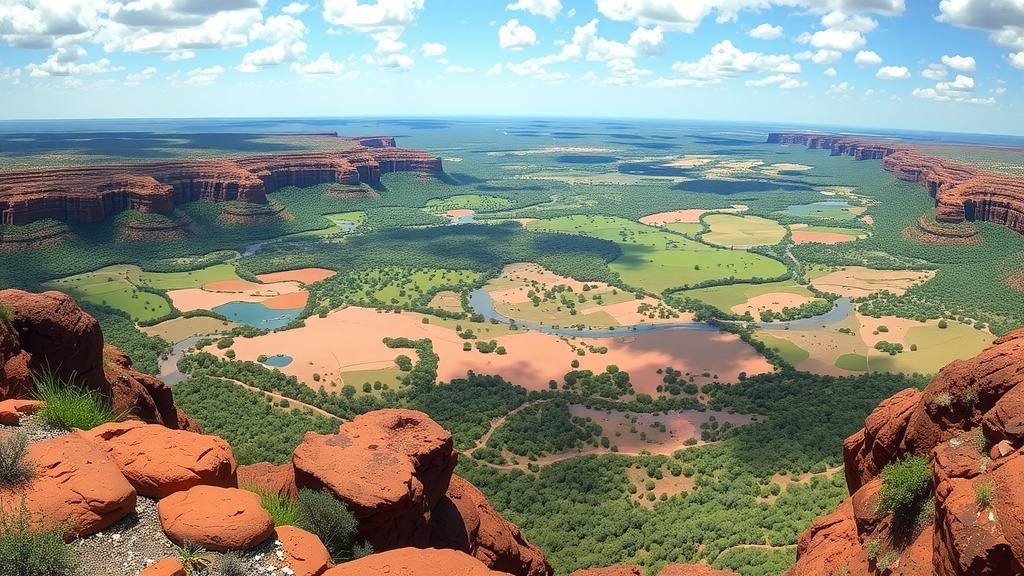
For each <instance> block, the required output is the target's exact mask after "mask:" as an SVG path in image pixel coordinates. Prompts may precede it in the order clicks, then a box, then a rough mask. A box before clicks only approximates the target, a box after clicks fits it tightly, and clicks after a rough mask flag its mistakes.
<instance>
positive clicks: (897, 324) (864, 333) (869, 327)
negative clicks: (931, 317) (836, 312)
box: [857, 314, 924, 348]
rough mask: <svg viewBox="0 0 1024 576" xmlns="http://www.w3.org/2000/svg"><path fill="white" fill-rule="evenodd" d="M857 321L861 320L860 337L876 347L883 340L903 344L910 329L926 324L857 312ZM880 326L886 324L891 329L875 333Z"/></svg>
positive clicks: (869, 345)
mask: <svg viewBox="0 0 1024 576" xmlns="http://www.w3.org/2000/svg"><path fill="white" fill-rule="evenodd" d="M857 321H858V322H860V337H861V338H862V339H863V340H864V344H866V345H867V346H868V347H869V348H874V346H875V344H877V343H878V342H880V341H882V340H885V341H886V342H891V343H893V344H897V343H900V344H902V343H903V341H904V340H905V339H906V337H907V331H908V330H910V329H911V328H913V327H915V326H924V324H923V323H922V322H918V321H917V320H911V319H909V318H897V317H895V316H883V317H881V318H872V317H871V316H862V315H860V314H857ZM879 326H885V327H886V328H888V329H889V331H888V332H879V333H878V334H875V333H874V332H875V331H876V330H878V327H879Z"/></svg>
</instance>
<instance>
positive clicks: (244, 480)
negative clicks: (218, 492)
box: [238, 462, 298, 498]
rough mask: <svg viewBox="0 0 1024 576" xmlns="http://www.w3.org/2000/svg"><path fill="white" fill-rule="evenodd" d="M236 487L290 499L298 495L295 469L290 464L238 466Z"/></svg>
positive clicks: (262, 463)
mask: <svg viewBox="0 0 1024 576" xmlns="http://www.w3.org/2000/svg"><path fill="white" fill-rule="evenodd" d="M238 485H239V486H240V487H242V488H248V487H249V486H254V487H255V488H256V489H258V490H262V491H264V492H269V493H270V494H282V495H285V496H290V497H292V498H294V497H295V496H296V495H297V494H298V489H297V488H295V469H294V468H292V465H291V464H281V465H280V466H274V465H273V464H271V463H269V462H259V463H257V464H249V465H243V466H239V467H238Z"/></svg>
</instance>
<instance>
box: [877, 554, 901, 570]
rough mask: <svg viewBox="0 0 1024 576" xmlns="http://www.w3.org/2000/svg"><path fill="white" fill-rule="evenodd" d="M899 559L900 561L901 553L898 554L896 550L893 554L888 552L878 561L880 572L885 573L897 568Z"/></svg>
mask: <svg viewBox="0 0 1024 576" xmlns="http://www.w3.org/2000/svg"><path fill="white" fill-rule="evenodd" d="M899 559H900V553H899V552H896V551H895V550H893V551H892V552H887V553H886V554H885V556H882V557H881V558H879V559H878V571H879V572H885V571H886V570H888V569H889V568H890V567H893V568H895V567H896V562H897V561H898V560H899Z"/></svg>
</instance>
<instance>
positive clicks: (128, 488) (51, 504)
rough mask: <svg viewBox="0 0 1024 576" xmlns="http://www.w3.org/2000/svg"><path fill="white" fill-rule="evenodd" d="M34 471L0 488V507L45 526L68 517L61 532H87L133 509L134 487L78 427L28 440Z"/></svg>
mask: <svg viewBox="0 0 1024 576" xmlns="http://www.w3.org/2000/svg"><path fill="white" fill-rule="evenodd" d="M27 458H28V460H29V461H31V462H32V463H33V464H35V469H36V476H35V478H33V479H32V480H31V481H30V482H29V483H28V484H27V485H26V486H22V487H19V488H18V489H16V490H13V491H12V490H6V491H0V507H2V508H4V509H5V510H16V509H17V508H18V507H19V506H20V505H21V499H22V496H24V498H25V505H26V506H27V507H28V510H29V511H30V512H31V513H32V514H33V515H34V516H36V517H37V518H38V516H37V515H38V513H40V512H42V515H43V518H44V520H45V523H46V525H47V526H62V525H64V524H66V523H68V522H73V525H72V526H71V531H70V532H69V533H68V534H67V539H68V540H70V539H71V538H73V537H75V536H88V535H90V534H95V533H96V532H99V531H100V530H103V529H104V528H106V527H107V526H110V525H111V524H113V523H115V522H117V521H118V520H120V519H121V518H123V517H125V516H126V515H127V514H128V513H130V512H131V511H133V510H135V499H136V494H135V489H134V488H132V485H131V484H129V483H128V481H127V480H125V478H124V476H122V475H121V471H120V470H118V468H117V465H116V464H114V463H113V462H112V461H111V460H110V459H109V458H107V455H106V454H105V453H104V452H103V451H102V450H100V449H99V448H97V447H96V446H95V445H93V443H92V442H91V441H90V440H89V439H87V438H86V437H85V436H84V435H82V433H81V432H72V433H71V434H66V435H64V436H60V437H57V438H51V439H49V440H41V441H39V442H33V443H32V444H29V447H28V454H27Z"/></svg>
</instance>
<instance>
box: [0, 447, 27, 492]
mask: <svg viewBox="0 0 1024 576" xmlns="http://www.w3.org/2000/svg"><path fill="white" fill-rule="evenodd" d="M26 454H28V438H27V437H26V436H25V435H24V434H15V435H14V436H11V437H9V438H7V439H5V440H3V441H0V488H12V487H15V486H20V485H22V484H24V483H26V482H28V481H29V480H31V479H32V476H34V475H35V467H33V466H32V463H31V462H29V461H28V460H27V459H26V457H25V456H26Z"/></svg>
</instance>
